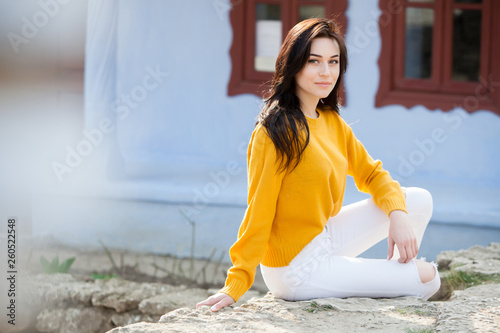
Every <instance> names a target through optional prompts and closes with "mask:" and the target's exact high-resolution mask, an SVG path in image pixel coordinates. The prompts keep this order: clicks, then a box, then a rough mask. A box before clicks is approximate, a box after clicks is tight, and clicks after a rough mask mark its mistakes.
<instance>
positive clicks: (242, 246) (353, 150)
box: [220, 109, 406, 301]
mask: <svg viewBox="0 0 500 333" xmlns="http://www.w3.org/2000/svg"><path fill="white" fill-rule="evenodd" d="M317 111H318V112H319V117H318V118H317V119H312V118H307V121H308V125H309V130H310V141H309V144H308V146H307V147H306V149H305V150H304V154H303V156H302V159H301V161H300V163H299V164H298V165H297V167H296V168H295V169H294V170H293V171H291V172H290V171H289V170H290V169H289V170H288V171H287V172H280V173H277V170H278V168H279V164H278V163H277V162H276V150H275V147H274V144H273V142H272V141H271V139H270V138H269V136H268V135H267V133H266V130H265V128H264V127H263V126H261V125H260V124H259V125H257V126H256V127H255V129H254V131H253V133H252V137H251V139H250V143H249V146H248V152H247V167H248V208H247V210H246V213H245V216H244V218H243V221H242V223H241V226H240V229H239V232H238V240H237V241H236V242H235V243H234V245H233V246H232V247H231V249H230V251H229V254H230V256H231V261H232V263H233V266H232V267H231V268H230V269H229V271H228V276H227V279H226V284H225V286H224V288H223V289H221V290H220V292H223V293H226V294H228V295H229V296H231V297H232V298H233V299H234V300H235V301H237V300H238V299H239V298H240V297H241V296H242V295H243V294H244V293H245V292H246V291H247V290H248V289H249V288H250V287H251V286H252V284H253V281H254V278H255V270H256V268H257V266H258V265H259V263H262V264H263V265H265V266H269V267H281V266H287V265H288V264H289V263H290V261H292V259H293V258H294V257H295V256H296V255H297V254H298V253H299V252H300V251H301V250H302V249H303V248H304V247H305V246H306V245H307V244H308V243H309V242H310V241H311V240H312V239H313V238H314V237H315V236H316V235H318V234H319V233H320V232H321V231H322V230H323V229H324V227H325V224H326V222H327V221H328V219H329V218H330V217H331V216H335V215H336V214H337V213H338V212H339V211H340V208H341V207H342V200H343V197H344V190H345V184H346V177H347V175H351V176H352V177H354V180H355V183H356V186H357V188H358V189H359V190H360V191H362V192H366V193H369V194H371V195H372V197H373V199H374V202H375V203H376V204H377V206H378V207H380V209H382V210H383V211H384V212H385V213H386V214H387V215H389V213H390V212H391V211H393V210H396V209H400V210H404V211H406V205H405V199H404V195H403V192H402V190H401V187H400V186H399V183H398V182H396V181H394V180H393V179H392V178H391V176H390V175H389V173H388V172H387V171H386V170H384V169H382V163H381V162H380V161H378V160H376V161H375V160H373V159H372V158H371V156H370V155H368V153H367V152H366V150H365V148H364V147H363V145H362V144H361V142H359V141H358V140H357V139H356V137H355V136H354V134H353V132H352V130H351V128H350V127H349V125H347V124H346V123H345V122H344V120H343V119H342V118H341V117H340V116H339V115H338V114H337V113H336V112H334V111H331V110H325V111H322V110H319V109H318V110H317Z"/></svg>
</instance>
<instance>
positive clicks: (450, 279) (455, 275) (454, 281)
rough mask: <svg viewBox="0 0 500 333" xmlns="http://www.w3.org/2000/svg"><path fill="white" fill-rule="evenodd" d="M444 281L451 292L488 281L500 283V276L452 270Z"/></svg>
mask: <svg viewBox="0 0 500 333" xmlns="http://www.w3.org/2000/svg"><path fill="white" fill-rule="evenodd" d="M444 279H445V282H446V284H447V285H448V286H449V287H450V288H451V290H463V289H467V288H470V287H474V286H477V285H480V284H483V283H484V282H488V281H491V282H495V283H500V275H498V274H492V275H487V274H481V273H477V272H468V271H461V270H456V269H452V270H451V271H450V273H449V274H447V275H446V276H445V278H444Z"/></svg>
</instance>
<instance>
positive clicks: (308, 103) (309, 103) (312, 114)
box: [295, 90, 319, 118]
mask: <svg viewBox="0 0 500 333" xmlns="http://www.w3.org/2000/svg"><path fill="white" fill-rule="evenodd" d="M295 94H296V96H297V97H298V99H299V103H300V109H301V111H302V113H303V114H304V115H305V116H306V117H309V118H318V114H317V112H316V107H317V106H318V102H319V97H316V96H314V95H312V94H308V93H304V92H303V91H300V90H298V91H296V92H295Z"/></svg>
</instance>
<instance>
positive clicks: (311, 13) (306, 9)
mask: <svg viewBox="0 0 500 333" xmlns="http://www.w3.org/2000/svg"><path fill="white" fill-rule="evenodd" d="M311 17H325V7H324V6H299V21H303V20H307V19H308V18H311Z"/></svg>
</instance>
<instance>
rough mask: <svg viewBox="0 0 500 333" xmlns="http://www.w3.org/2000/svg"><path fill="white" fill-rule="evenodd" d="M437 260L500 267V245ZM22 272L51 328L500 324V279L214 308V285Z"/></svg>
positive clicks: (121, 330)
mask: <svg viewBox="0 0 500 333" xmlns="http://www.w3.org/2000/svg"><path fill="white" fill-rule="evenodd" d="M438 263H440V264H441V265H443V266H447V267H456V268H455V269H460V270H471V271H476V272H481V273H483V274H498V272H500V244H496V243H495V244H491V245H489V246H488V247H485V248H483V247H472V248H471V249H469V250H461V251H458V252H443V253H442V254H440V255H439V256H438ZM23 279H24V281H26V280H29V283H28V284H26V288H24V287H23V290H24V292H25V293H26V294H27V295H28V296H29V299H30V300H32V301H31V307H30V308H29V312H30V313H35V319H33V321H34V322H35V325H36V328H37V329H38V331H39V332H47V333H49V332H50V333H62V332H64V333H73V332H75V333H76V332H78V333H80V332H91V333H93V332H99V333H101V332H106V331H108V333H139V332H140V333H153V332H155V333H161V332H219V331H241V332H263V331H269V332H314V333H316V332H364V331H370V332H404V331H405V330H407V329H413V330H414V331H418V330H420V329H427V330H430V331H431V332H499V331H500V327H499V323H500V285H498V284H484V285H479V286H475V287H472V288H469V289H466V290H462V291H455V292H453V295H452V297H451V299H450V300H449V301H436V302H428V301H422V300H419V299H417V298H413V297H401V298H394V299H370V298H347V299H337V298H326V299H316V300H311V301H302V302H286V301H283V300H280V299H276V298H274V297H273V296H272V295H270V294H268V295H266V296H264V297H262V295H261V294H259V293H257V292H255V291H250V292H248V293H247V294H246V295H245V296H244V297H243V298H242V299H241V300H240V301H239V302H238V303H237V304H235V305H234V306H232V307H230V308H226V309H223V310H222V311H220V312H219V313H212V312H211V311H210V310H209V309H208V307H202V308H201V309H199V310H196V309H194V305H195V304H196V303H197V302H198V301H200V300H203V299H205V298H206V297H207V296H208V295H210V294H212V293H214V292H215V290H205V289H197V288H187V287H184V286H171V285H166V284H161V283H137V282H131V281H125V280H120V279H111V280H96V281H94V280H91V279H84V278H79V277H78V276H77V277H74V276H71V275H69V274H55V275H43V274H38V275H30V276H24V277H23ZM23 283H24V282H23ZM0 331H2V330H1V329H0ZM2 332H3V331H2Z"/></svg>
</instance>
